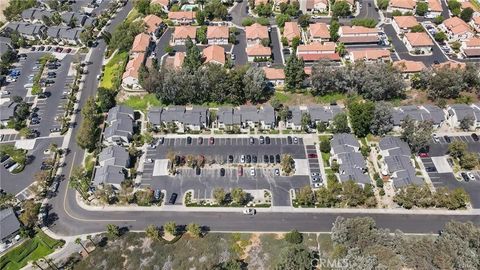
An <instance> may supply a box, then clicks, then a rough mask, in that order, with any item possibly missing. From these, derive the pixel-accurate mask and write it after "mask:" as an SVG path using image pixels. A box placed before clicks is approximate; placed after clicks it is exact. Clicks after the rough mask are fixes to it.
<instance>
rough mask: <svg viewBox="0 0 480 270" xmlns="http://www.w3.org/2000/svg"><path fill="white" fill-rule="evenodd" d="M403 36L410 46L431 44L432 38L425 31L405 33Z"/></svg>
mask: <svg viewBox="0 0 480 270" xmlns="http://www.w3.org/2000/svg"><path fill="white" fill-rule="evenodd" d="M405 38H406V39H407V40H408V42H409V43H410V45H412V47H423V46H433V41H432V39H431V38H430V37H429V36H428V35H427V33H424V32H421V33H406V34H405Z"/></svg>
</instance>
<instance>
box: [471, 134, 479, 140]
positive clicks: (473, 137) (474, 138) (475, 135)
mask: <svg viewBox="0 0 480 270" xmlns="http://www.w3.org/2000/svg"><path fill="white" fill-rule="evenodd" d="M472 139H473V140H474V141H476V142H478V135H477V134H476V133H472Z"/></svg>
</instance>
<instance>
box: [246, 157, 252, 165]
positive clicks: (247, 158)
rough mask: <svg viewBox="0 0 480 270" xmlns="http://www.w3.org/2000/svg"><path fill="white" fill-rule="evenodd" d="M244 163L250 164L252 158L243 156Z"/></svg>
mask: <svg viewBox="0 0 480 270" xmlns="http://www.w3.org/2000/svg"><path fill="white" fill-rule="evenodd" d="M245 161H246V162H247V163H251V162H252V157H251V156H250V155H247V156H245Z"/></svg>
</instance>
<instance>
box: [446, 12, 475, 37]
mask: <svg viewBox="0 0 480 270" xmlns="http://www.w3.org/2000/svg"><path fill="white" fill-rule="evenodd" d="M438 27H439V28H440V29H441V30H442V31H444V32H445V34H447V36H448V39H449V40H450V41H463V40H467V39H469V38H472V37H473V36H474V35H475V33H474V32H473V30H472V29H471V28H470V26H469V25H468V24H467V23H466V22H464V21H463V20H462V19H460V18H459V17H451V18H449V19H446V20H445V21H443V23H442V24H440V25H439V26H438Z"/></svg>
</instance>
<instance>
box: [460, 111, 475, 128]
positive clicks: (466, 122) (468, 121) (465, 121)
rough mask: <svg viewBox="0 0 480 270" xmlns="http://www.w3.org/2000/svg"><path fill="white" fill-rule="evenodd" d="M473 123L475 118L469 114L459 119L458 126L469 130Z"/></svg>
mask: <svg viewBox="0 0 480 270" xmlns="http://www.w3.org/2000/svg"><path fill="white" fill-rule="evenodd" d="M474 124H475V118H474V117H473V115H471V114H469V115H467V116H465V117H464V118H462V120H460V128H461V129H463V130H465V131H467V130H470V129H471V128H472V126H473V125H474Z"/></svg>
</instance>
